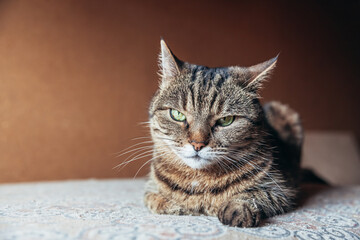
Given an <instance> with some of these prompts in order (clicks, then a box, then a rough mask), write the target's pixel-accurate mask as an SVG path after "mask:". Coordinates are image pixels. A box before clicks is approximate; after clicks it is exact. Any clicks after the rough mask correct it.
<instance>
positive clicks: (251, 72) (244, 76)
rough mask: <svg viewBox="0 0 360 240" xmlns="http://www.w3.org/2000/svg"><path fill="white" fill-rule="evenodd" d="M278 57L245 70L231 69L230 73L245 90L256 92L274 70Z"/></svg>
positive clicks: (240, 68)
mask: <svg viewBox="0 0 360 240" xmlns="http://www.w3.org/2000/svg"><path fill="white" fill-rule="evenodd" d="M278 56H279V55H277V56H276V57H274V58H272V59H270V60H268V61H265V62H263V63H259V64H256V65H253V66H251V67H247V68H244V67H231V69H230V71H231V72H232V73H234V74H235V76H236V75H237V76H236V77H235V78H236V79H238V81H239V83H240V84H241V85H242V86H243V87H244V88H245V89H247V90H249V91H252V92H256V91H258V90H259V89H260V88H261V87H262V85H263V83H264V82H265V81H266V79H267V77H269V75H270V74H271V72H272V71H273V70H274V68H275V65H276V62H277V59H278Z"/></svg>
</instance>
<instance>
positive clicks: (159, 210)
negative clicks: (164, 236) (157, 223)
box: [144, 192, 188, 215]
mask: <svg viewBox="0 0 360 240" xmlns="http://www.w3.org/2000/svg"><path fill="white" fill-rule="evenodd" d="M144 202H145V206H146V207H147V208H148V209H149V210H150V211H151V212H152V213H156V214H173V215H183V214H188V213H187V212H186V211H185V210H184V209H182V208H181V207H180V206H179V205H178V204H176V203H175V202H174V201H172V200H170V199H167V198H166V197H164V196H163V195H161V194H160V193H154V192H147V193H145V198H144Z"/></svg>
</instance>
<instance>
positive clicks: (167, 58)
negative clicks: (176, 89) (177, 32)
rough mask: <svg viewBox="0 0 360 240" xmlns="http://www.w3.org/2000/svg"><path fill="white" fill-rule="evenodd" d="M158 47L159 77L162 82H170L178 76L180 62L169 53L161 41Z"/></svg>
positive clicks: (168, 49)
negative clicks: (159, 47)
mask: <svg viewBox="0 0 360 240" xmlns="http://www.w3.org/2000/svg"><path fill="white" fill-rule="evenodd" d="M160 45H161V51H160V55H159V65H160V75H161V77H162V80H163V82H164V81H166V82H171V81H172V80H174V79H176V77H178V76H179V75H180V72H181V65H182V62H181V61H180V60H179V59H178V58H177V57H176V56H175V55H174V54H173V53H172V52H171V50H170V48H169V47H168V46H167V45H166V43H165V41H164V40H163V39H161V41H160Z"/></svg>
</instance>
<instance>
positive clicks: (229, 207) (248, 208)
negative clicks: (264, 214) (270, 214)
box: [218, 201, 260, 227]
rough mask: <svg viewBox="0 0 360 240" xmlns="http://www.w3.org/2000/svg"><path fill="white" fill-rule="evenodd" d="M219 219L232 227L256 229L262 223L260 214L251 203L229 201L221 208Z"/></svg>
mask: <svg viewBox="0 0 360 240" xmlns="http://www.w3.org/2000/svg"><path fill="white" fill-rule="evenodd" d="M218 218H219V220H220V222H222V223H223V224H224V225H229V226H231V227H256V226H258V225H259V222H260V212H259V210H258V209H257V207H256V206H255V205H254V204H253V205H251V203H249V202H246V201H229V202H226V203H225V204H223V205H222V206H221V207H220V209H219V212H218Z"/></svg>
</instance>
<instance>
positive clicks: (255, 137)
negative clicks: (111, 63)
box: [144, 40, 303, 227]
mask: <svg viewBox="0 0 360 240" xmlns="http://www.w3.org/2000/svg"><path fill="white" fill-rule="evenodd" d="M276 61H277V57H275V58H273V59H271V60H269V61H266V62H263V63H260V64H257V65H254V66H251V67H237V66H235V67H220V68H209V67H205V66H199V65H194V64H190V63H187V62H184V61H181V60H179V59H178V58H177V57H176V56H175V55H174V54H173V53H172V52H171V50H170V49H169V48H168V47H167V45H166V43H165V42H164V41H163V40H161V53H160V67H161V72H160V73H161V83H160V87H159V89H158V90H157V92H156V93H155V96H154V97H153V99H152V101H151V104H150V109H149V116H150V121H149V124H150V130H151V137H152V140H153V144H154V146H153V147H154V149H153V150H154V152H153V157H154V158H153V159H154V160H153V161H152V163H151V173H150V178H149V180H148V182H147V186H146V192H145V198H144V201H145V205H146V206H147V207H148V208H149V209H150V211H151V212H153V213H157V214H177V215H182V214H190V215H201V214H204V215H209V216H217V217H218V218H219V220H220V221H221V222H222V223H223V224H225V225H230V226H237V227H255V226H258V225H259V222H260V220H261V219H264V218H267V217H270V216H274V215H276V214H280V213H284V212H286V211H288V210H289V209H291V208H292V207H293V206H294V199H295V197H296V188H297V185H298V178H299V164H300V153H301V146H302V140H303V134H302V126H301V123H300V119H299V115H298V114H297V113H296V112H295V111H293V110H292V109H290V108H289V107H288V106H286V105H283V104H281V103H279V102H270V103H267V104H266V105H264V106H262V105H261V104H260V102H259V95H258V93H257V92H258V90H259V89H260V88H261V86H262V84H263V82H264V80H265V79H266V77H267V76H268V75H269V73H270V72H271V71H272V70H273V68H274V67H275V64H276Z"/></svg>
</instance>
